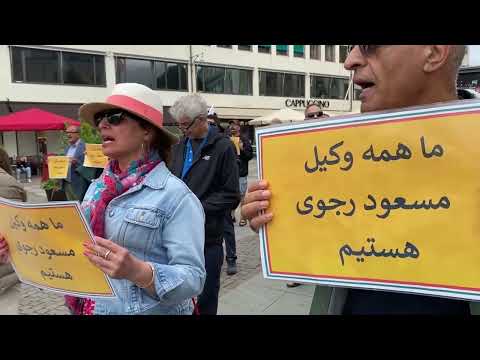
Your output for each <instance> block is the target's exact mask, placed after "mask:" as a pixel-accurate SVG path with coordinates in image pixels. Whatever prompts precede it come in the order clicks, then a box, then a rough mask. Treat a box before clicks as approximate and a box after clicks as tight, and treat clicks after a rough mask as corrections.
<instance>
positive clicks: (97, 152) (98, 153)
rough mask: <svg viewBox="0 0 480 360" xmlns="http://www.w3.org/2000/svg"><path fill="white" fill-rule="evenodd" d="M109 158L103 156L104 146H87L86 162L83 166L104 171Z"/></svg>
mask: <svg viewBox="0 0 480 360" xmlns="http://www.w3.org/2000/svg"><path fill="white" fill-rule="evenodd" d="M107 163H108V157H106V156H105V155H104V154H103V151H102V144H85V160H84V161H83V166H85V167H94V168H102V169H104V168H105V166H107Z"/></svg>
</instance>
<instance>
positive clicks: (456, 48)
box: [345, 45, 466, 112]
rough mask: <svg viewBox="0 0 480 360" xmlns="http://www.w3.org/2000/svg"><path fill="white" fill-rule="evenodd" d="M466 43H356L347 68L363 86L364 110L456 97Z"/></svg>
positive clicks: (440, 100)
mask: <svg viewBox="0 0 480 360" xmlns="http://www.w3.org/2000/svg"><path fill="white" fill-rule="evenodd" d="M465 51H466V47H465V45H357V46H355V47H354V48H353V49H352V51H351V52H350V53H349V54H348V57H347V59H346V61H345V68H346V69H347V70H353V72H354V74H353V81H354V83H355V84H356V85H358V86H360V87H361V88H362V92H361V94H360V100H361V102H362V104H361V111H362V112H365V111H378V110H386V109H394V108H402V107H408V106H416V105H427V104H432V103H435V102H443V101H451V100H455V99H457V94H456V80H457V74H458V68H459V67H460V65H461V63H462V60H463V57H464V56H465Z"/></svg>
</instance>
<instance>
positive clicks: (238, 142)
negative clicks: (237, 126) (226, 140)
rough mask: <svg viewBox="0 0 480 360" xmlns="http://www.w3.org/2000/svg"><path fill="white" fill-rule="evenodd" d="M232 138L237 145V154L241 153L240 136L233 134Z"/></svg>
mask: <svg viewBox="0 0 480 360" xmlns="http://www.w3.org/2000/svg"><path fill="white" fill-rule="evenodd" d="M230 140H231V141H232V143H233V145H235V150H237V155H240V137H238V136H231V137H230Z"/></svg>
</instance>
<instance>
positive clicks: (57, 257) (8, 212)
mask: <svg viewBox="0 0 480 360" xmlns="http://www.w3.org/2000/svg"><path fill="white" fill-rule="evenodd" d="M0 229H1V230H0V232H1V233H2V235H4V236H5V239H6V240H7V243H8V246H9V249H10V255H11V259H12V265H13V266H14V268H15V271H16V272H17V275H18V277H19V279H20V280H21V281H22V282H25V283H28V284H31V285H34V286H37V287H40V288H43V289H47V290H51V291H57V292H60V293H63V294H70V295H75V296H80V297H114V296H115V293H114V290H113V287H112V285H111V283H110V280H109V279H108V277H107V276H106V275H105V274H104V273H103V272H102V271H101V270H100V269H98V268H97V267H95V266H94V265H92V264H91V263H90V261H89V260H88V259H87V257H86V256H85V255H83V251H84V249H83V245H82V243H83V242H84V241H93V236H92V234H91V232H90V230H89V227H88V226H87V223H86V221H85V219H84V217H83V215H82V213H81V210H80V207H79V205H78V203H77V202H55V203H47V204H25V203H17V202H12V201H7V200H5V199H0Z"/></svg>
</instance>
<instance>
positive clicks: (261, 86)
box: [0, 45, 359, 156]
mask: <svg viewBox="0 0 480 360" xmlns="http://www.w3.org/2000/svg"><path fill="white" fill-rule="evenodd" d="M346 55H347V46H344V45H41V46H40V45H32V46H29V45H0V94H1V95H2V96H0V116H2V115H6V114H8V113H9V112H11V111H19V110H23V109H27V108H32V107H37V108H41V109H43V110H46V111H51V112H54V113H57V114H60V115H63V116H67V117H70V118H73V119H77V113H78V108H79V106H80V105H81V104H83V103H86V102H90V101H102V100H103V99H105V98H106V97H107V96H108V95H109V94H110V93H111V90H112V88H113V86H114V85H115V84H116V83H120V82H137V83H142V84H144V85H147V86H149V87H151V88H153V89H154V90H156V91H158V92H159V94H160V95H161V97H162V99H163V102H164V116H165V123H166V124H167V125H169V126H172V127H173V128H175V127H174V126H173V125H174V124H173V121H172V119H171V117H170V116H169V113H168V108H169V107H170V106H172V105H173V103H174V102H175V100H177V99H178V98H179V97H181V96H183V95H185V94H188V93H191V92H198V93H201V94H202V96H204V97H205V99H206V101H207V102H208V103H209V105H211V106H214V108H215V111H216V112H217V114H218V116H219V117H220V118H221V119H223V120H225V121H226V120H229V119H239V120H244V121H245V122H246V123H247V122H248V120H251V119H254V118H255V117H258V116H263V115H267V114H268V113H270V112H272V111H275V110H278V109H281V108H284V107H289V108H293V109H296V110H299V111H303V110H304V108H305V106H306V105H308V104H309V103H311V102H316V103H318V104H320V105H321V106H322V108H324V109H325V110H326V111H327V112H329V113H330V114H332V115H334V114H343V113H349V112H356V111H358V110H359V102H358V101H355V100H354V99H355V93H356V91H357V90H354V89H352V88H351V87H350V86H349V85H350V73H349V72H348V71H346V70H345V69H344V67H343V62H344V61H345V58H346ZM351 95H352V96H351ZM351 99H352V100H351ZM39 136H41V137H45V138H46V139H47V143H48V151H49V152H60V151H61V150H62V149H61V143H60V134H59V132H44V133H33V132H19V133H12V132H4V133H3V134H2V136H1V139H0V141H1V142H2V144H3V145H4V146H5V148H6V150H7V151H8V152H9V154H11V156H15V155H17V154H18V155H34V154H36V153H38V150H37V149H36V148H37V145H36V144H37V138H38V137H39Z"/></svg>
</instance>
